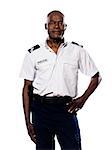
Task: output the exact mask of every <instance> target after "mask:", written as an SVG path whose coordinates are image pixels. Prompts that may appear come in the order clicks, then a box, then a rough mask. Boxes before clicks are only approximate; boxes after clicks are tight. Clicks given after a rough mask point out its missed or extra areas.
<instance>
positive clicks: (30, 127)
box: [27, 123, 36, 144]
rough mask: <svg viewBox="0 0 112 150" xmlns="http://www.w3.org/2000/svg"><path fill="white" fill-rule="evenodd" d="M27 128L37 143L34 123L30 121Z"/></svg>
mask: <svg viewBox="0 0 112 150" xmlns="http://www.w3.org/2000/svg"><path fill="white" fill-rule="evenodd" d="M27 130H28V134H29V136H30V138H31V140H32V141H33V142H34V143H35V144H36V134H35V131H34V127H33V124H31V123H28V124H27Z"/></svg>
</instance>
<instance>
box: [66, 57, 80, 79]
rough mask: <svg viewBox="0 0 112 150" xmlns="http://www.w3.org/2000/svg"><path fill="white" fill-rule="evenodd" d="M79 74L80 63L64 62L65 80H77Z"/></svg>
mask: <svg viewBox="0 0 112 150" xmlns="http://www.w3.org/2000/svg"><path fill="white" fill-rule="evenodd" d="M77 73H78V63H77V61H74V62H73V61H68V60H65V61H64V62H63V74H64V78H65V79H69V80H72V79H74V78H76V76H77Z"/></svg>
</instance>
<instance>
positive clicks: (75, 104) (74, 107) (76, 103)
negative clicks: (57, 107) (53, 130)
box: [67, 96, 86, 113]
mask: <svg viewBox="0 0 112 150" xmlns="http://www.w3.org/2000/svg"><path fill="white" fill-rule="evenodd" d="M85 101H86V100H85V99H84V97H83V96H81V97H78V98H76V99H74V100H73V101H72V102H70V103H68V104H67V105H68V112H70V113H73V112H77V111H78V110H79V109H81V108H82V107H83V105H84V103H85Z"/></svg>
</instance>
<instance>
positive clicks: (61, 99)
mask: <svg viewBox="0 0 112 150" xmlns="http://www.w3.org/2000/svg"><path fill="white" fill-rule="evenodd" d="M33 96H34V98H35V99H36V100H37V101H39V102H41V103H46V104H66V103H69V102H70V101H72V97H70V96H52V97H48V96H40V95H38V94H33Z"/></svg>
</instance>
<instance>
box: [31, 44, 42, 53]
mask: <svg viewBox="0 0 112 150" xmlns="http://www.w3.org/2000/svg"><path fill="white" fill-rule="evenodd" d="M38 48H40V46H39V45H38V44H37V45H35V46H33V47H32V48H30V49H29V50H28V52H29V53H31V52H33V51H34V50H36V49H38Z"/></svg>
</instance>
